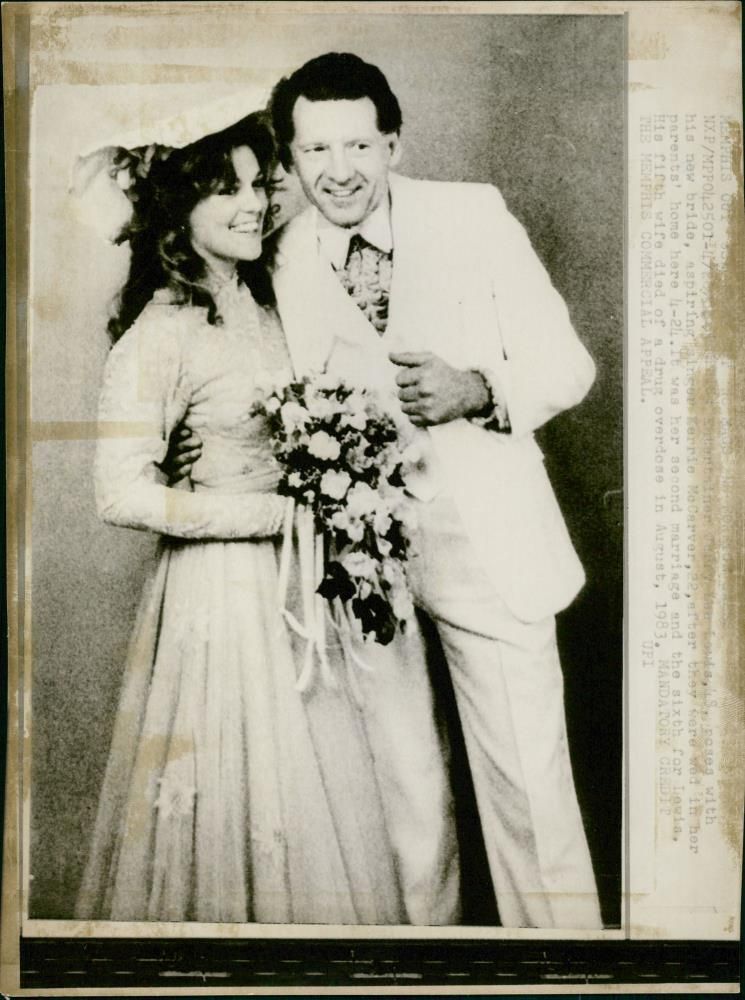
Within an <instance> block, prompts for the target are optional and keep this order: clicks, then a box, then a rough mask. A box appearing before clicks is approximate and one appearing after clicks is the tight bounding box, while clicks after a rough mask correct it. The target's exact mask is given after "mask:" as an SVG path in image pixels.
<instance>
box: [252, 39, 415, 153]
mask: <svg viewBox="0 0 745 1000" xmlns="http://www.w3.org/2000/svg"><path fill="white" fill-rule="evenodd" d="M298 97H305V98H306V100H308V101H358V100H360V99H361V98H363V97H369V98H370V100H371V101H372V102H373V104H374V105H375V110H376V113H377V124H378V128H379V129H380V131H381V132H383V133H384V134H388V133H390V132H396V133H398V132H400V131H401V125H402V118H401V107H400V105H399V103H398V99H397V98H396V95H395V94H394V93H393V91H392V90H391V88H390V87H389V85H388V81H387V80H386V78H385V76H384V74H383V73H382V72H381V71H380V70H379V69H378V67H377V66H373V65H372V64H371V63H366V62H365V61H364V60H363V59H360V57H359V56H355V55H353V54H352V53H351V52H327V53H326V54H325V55H323V56H317V58H315V59H311V60H310V61H309V62H307V63H305V65H304V66H301V67H300V69H296V70H295V72H294V73H292V74H290V76H287V77H284V78H283V79H281V80H280V81H279V83H278V84H277V85H276V87H275V88H274V90H273V92H272V98H271V102H270V105H269V107H270V111H271V114H272V123H273V125H274V131H275V134H276V136H277V142H278V145H279V154H280V158H281V160H282V163H283V165H284V166H285V167H287V168H289V166H290V161H291V156H290V149H289V147H290V143H291V142H292V140H293V137H294V135H295V127H294V125H293V121H292V112H293V110H294V108H295V102H296V101H297V99H298Z"/></svg>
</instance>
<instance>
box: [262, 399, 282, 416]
mask: <svg viewBox="0 0 745 1000" xmlns="http://www.w3.org/2000/svg"><path fill="white" fill-rule="evenodd" d="M280 405H281V404H280V402H279V400H278V399H277V397H276V396H272V397H271V398H270V399H268V400H267V401H266V404H265V408H266V412H267V413H276V412H277V411H278V410H279V408H280Z"/></svg>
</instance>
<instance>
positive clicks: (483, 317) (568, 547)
mask: <svg viewBox="0 0 745 1000" xmlns="http://www.w3.org/2000/svg"><path fill="white" fill-rule="evenodd" d="M390 186H391V222H392V229H393V279H392V285H391V294H390V302H389V318H388V328H387V330H386V333H385V335H384V336H383V337H380V336H379V335H378V334H377V333H376V331H375V330H374V329H373V327H372V326H371V325H370V324H369V323H368V321H367V320H366V319H365V318H364V316H363V314H362V312H361V311H360V309H359V308H358V307H357V306H356V304H355V303H354V302H353V301H352V299H351V298H350V296H349V295H348V293H347V292H346V291H345V290H344V288H343V287H342V285H341V283H340V282H339V279H338V278H337V277H336V275H335V274H334V273H333V270H332V268H331V266H330V265H329V264H328V263H327V262H326V261H325V260H324V259H323V258H322V257H321V255H320V253H319V249H318V240H317V228H316V227H317V210H316V209H315V208H313V207H311V208H309V209H307V210H306V211H304V212H302V213H301V214H300V215H299V216H297V217H296V218H295V219H293V220H292V221H291V222H290V223H289V224H288V226H287V227H286V229H285V231H284V232H283V233H282V234H281V236H280V239H279V245H278V248H277V257H276V270H275V275H274V287H275V290H276V295H277V303H278V307H279V312H280V316H281V319H282V323H283V326H284V330H285V335H286V337H287V341H288V345H289V349H290V354H291V357H292V361H293V364H294V366H295V369H296V371H297V372H298V373H303V372H306V371H312V370H315V371H318V370H321V369H322V368H323V367H324V365H327V366H328V368H329V370H332V371H337V372H338V373H339V374H341V375H344V376H345V377H347V378H348V379H350V380H353V381H356V382H358V383H361V384H364V385H367V386H368V387H371V388H374V389H377V390H379V391H380V392H381V393H382V394H383V395H385V394H388V396H389V397H391V398H392V397H393V394H394V392H395V386H394V378H395V374H396V369H395V368H394V366H393V365H391V363H390V362H389V361H388V359H387V355H388V352H389V351H393V350H396V351H401V350H408V351H432V352H433V353H434V354H437V355H439V356H440V357H442V358H443V359H444V360H445V361H447V362H449V363H450V364H451V365H454V366H456V367H459V368H478V369H487V370H490V371H492V372H493V373H494V374H495V375H496V377H497V379H498V380H499V383H500V384H501V387H502V390H503V394H504V397H505V399H506V403H507V412H508V414H509V419H510V424H511V428H512V429H511V432H510V433H500V432H497V431H494V430H486V429H484V428H483V427H481V426H478V425H477V424H476V423H474V422H472V421H470V420H466V419H459V420H454V421H451V422H449V423H446V424H441V425H438V426H435V427H431V428H430V429H429V430H428V434H429V435H430V438H431V448H432V450H433V453H434V455H435V456H436V462H437V465H438V472H439V475H440V477H441V478H442V480H443V482H444V484H445V487H446V489H447V491H448V492H449V494H450V495H451V497H452V499H453V501H454V502H455V504H456V506H457V507H458V509H459V512H460V514H461V517H462V518H463V521H464V524H465V527H466V530H467V532H468V534H469V536H470V537H471V539H472V541H473V542H474V555H475V558H477V559H479V560H480V561H481V564H482V566H483V568H484V569H485V570H486V572H487V574H488V575H489V577H490V579H491V581H492V583H493V584H494V586H495V588H496V590H497V592H498V594H499V595H500V596H501V597H502V599H503V600H504V601H505V603H506V604H507V606H508V607H509V608H510V610H511V611H512V612H513V613H514V614H515V615H516V616H517V617H518V618H520V619H522V620H524V621H537V620H538V619H540V618H543V617H545V616H547V615H550V614H554V613H555V612H557V611H559V610H560V609H561V608H563V607H566V605H567V604H569V602H570V601H571V600H572V599H573V597H574V596H575V595H576V593H577V591H578V590H579V589H580V587H581V586H582V584H583V583H584V573H583V570H582V566H581V565H580V562H579V560H578V558H577V555H576V553H575V552H574V549H573V547H572V544H571V541H570V539H569V536H568V533H567V530H566V525H565V523H564V519H563V517H562V514H561V512H560V510H559V507H558V504H557V502H556V498H555V496H554V492H553V489H552V487H551V484H550V482H549V480H548V476H547V475H546V471H545V469H544V465H543V456H542V454H541V452H540V449H539V448H538V446H537V444H536V442H535V440H534V438H533V431H534V430H535V429H536V428H537V427H540V426H541V424H543V423H545V422H546V421H547V420H549V419H550V418H551V417H552V416H554V415H555V414H557V413H560V412H561V411H562V410H565V409H567V408H569V407H571V406H574V405H575V404H576V403H578V402H579V401H580V400H581V399H582V398H583V397H584V396H585V394H586V393H587V391H588V389H589V388H590V386H591V384H592V381H593V379H594V375H595V366H594V364H593V362H592V359H591V358H590V356H589V354H588V353H587V351H586V350H585V348H584V347H583V346H582V344H581V343H580V341H579V339H578V338H577V335H576V334H575V332H574V330H573V328H572V325H571V322H570V319H569V314H568V311H567V308H566V306H565V304H564V302H563V300H562V298H561V296H560V295H559V294H558V292H557V291H556V290H555V289H554V287H553V286H552V284H551V281H550V279H549V277H548V275H547V273H546V271H545V269H544V268H543V266H542V264H541V263H540V261H539V260H538V257H537V256H536V254H535V252H534V250H533V248H532V246H531V244H530V241H529V239H528V236H527V234H526V232H525V230H524V229H523V227H522V226H521V225H520V223H519V222H518V221H517V220H516V219H515V218H514V216H512V215H511V214H510V213H509V211H508V210H507V208H506V206H505V204H504V200H503V199H502V196H501V195H500V194H499V192H498V191H497V190H496V188H494V187H491V186H489V185H484V184H456V183H445V182H437V181H421V180H412V179H410V178H407V177H402V176H400V175H396V174H392V175H391V177H390Z"/></svg>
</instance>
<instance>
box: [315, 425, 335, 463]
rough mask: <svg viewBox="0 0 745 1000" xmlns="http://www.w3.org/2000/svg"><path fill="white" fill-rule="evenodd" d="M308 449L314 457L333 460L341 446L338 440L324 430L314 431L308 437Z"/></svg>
mask: <svg viewBox="0 0 745 1000" xmlns="http://www.w3.org/2000/svg"><path fill="white" fill-rule="evenodd" d="M308 451H309V452H310V453H311V455H314V456H315V457H316V458H322V459H324V458H325V459H328V460H329V461H330V462H333V461H335V460H336V459H337V458H338V457H339V452H340V451H341V448H340V446H339V442H338V441H336V440H335V439H334V438H332V437H331V435H330V434H327V433H326V431H316V432H315V434H311V436H310V437H309V438H308Z"/></svg>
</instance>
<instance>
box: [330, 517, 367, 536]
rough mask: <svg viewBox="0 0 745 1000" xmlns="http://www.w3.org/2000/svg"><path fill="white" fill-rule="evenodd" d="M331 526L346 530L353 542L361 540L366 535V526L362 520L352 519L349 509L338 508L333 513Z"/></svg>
mask: <svg viewBox="0 0 745 1000" xmlns="http://www.w3.org/2000/svg"><path fill="white" fill-rule="evenodd" d="M331 527H332V528H336V530H337V531H344V532H346V534H347V535H348V536H349V538H350V539H351V541H353V542H361V541H362V539H363V538H364V537H365V526H364V524H363V523H362V522H361V521H358V520H352V518H350V516H349V513H348V511H347V510H337V511H334V513H333V514H332V515H331Z"/></svg>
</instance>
